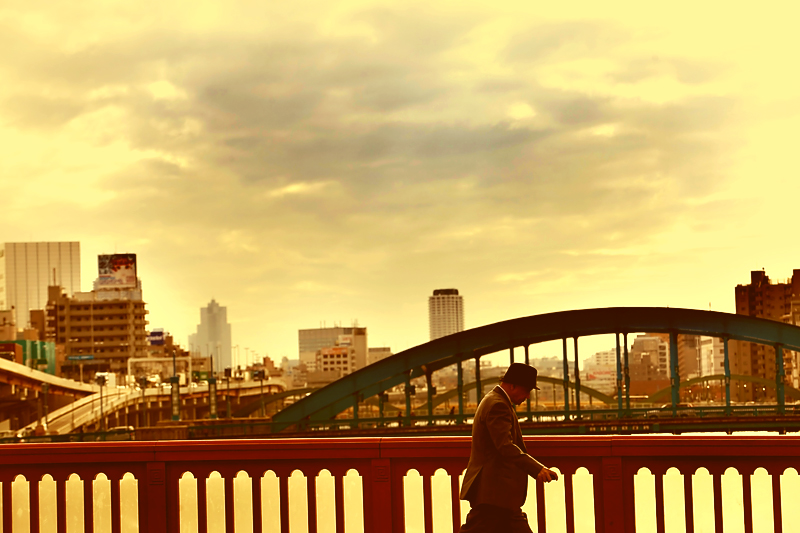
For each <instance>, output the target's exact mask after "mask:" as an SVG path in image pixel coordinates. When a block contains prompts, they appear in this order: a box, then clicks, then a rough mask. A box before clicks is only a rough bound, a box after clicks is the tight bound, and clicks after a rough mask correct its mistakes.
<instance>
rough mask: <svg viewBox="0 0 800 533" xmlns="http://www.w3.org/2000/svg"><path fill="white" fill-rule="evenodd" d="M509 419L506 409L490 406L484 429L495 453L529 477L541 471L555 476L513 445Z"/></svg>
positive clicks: (509, 413)
mask: <svg viewBox="0 0 800 533" xmlns="http://www.w3.org/2000/svg"><path fill="white" fill-rule="evenodd" d="M511 417H512V413H511V411H510V410H509V409H508V407H507V406H506V405H504V404H500V403H498V404H496V405H494V406H492V408H491V409H490V410H489V412H488V413H487V415H486V420H485V424H486V429H487V431H488V432H489V436H490V437H491V439H492V443H493V444H494V447H495V449H496V450H497V452H498V453H499V454H500V455H501V456H503V457H504V458H506V459H507V460H508V461H511V462H512V463H514V465H516V466H517V468H519V469H521V470H523V471H524V472H525V473H526V474H528V475H529V476H533V477H538V475H539V472H542V471H543V470H547V471H548V472H551V473H552V474H555V472H552V471H551V470H548V469H547V468H546V467H545V466H544V465H543V464H542V463H540V462H539V461H537V460H536V459H534V458H533V457H531V456H530V455H528V454H527V453H525V452H523V451H522V450H521V449H520V447H519V446H517V445H516V444H514V438H513V433H512V431H513V427H514V424H513V420H512V418H511Z"/></svg>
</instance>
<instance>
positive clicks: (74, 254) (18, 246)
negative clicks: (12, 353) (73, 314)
mask: <svg viewBox="0 0 800 533" xmlns="http://www.w3.org/2000/svg"><path fill="white" fill-rule="evenodd" d="M54 278H55V279H54ZM50 285H58V286H60V287H63V288H64V291H65V292H66V294H67V295H68V296H72V295H73V294H75V293H76V292H79V291H80V290H81V245H80V243H79V242H7V243H5V244H3V245H2V248H0V309H12V308H13V309H14V311H15V315H16V325H17V328H24V327H25V326H27V325H28V322H29V321H30V311H31V310H37V309H44V308H45V307H46V306H47V287H48V286H50Z"/></svg>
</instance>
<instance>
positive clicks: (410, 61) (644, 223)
mask: <svg viewBox="0 0 800 533" xmlns="http://www.w3.org/2000/svg"><path fill="white" fill-rule="evenodd" d="M783 7H786V9H783V8H782V9H781V10H780V15H776V14H775V13H776V11H773V10H769V9H767V10H757V12H744V10H736V9H733V8H731V7H730V6H729V5H727V4H722V3H721V2H711V3H707V4H703V5H698V4H697V3H696V2H692V3H689V2H676V3H673V4H671V5H670V8H669V9H665V10H663V12H656V13H655V14H654V13H653V10H652V9H645V8H644V6H643V7H641V8H637V7H635V6H631V5H630V4H629V3H622V2H606V3H603V4H596V3H591V2H585V3H578V4H569V5H567V4H564V5H547V6H542V5H519V4H518V3H514V4H510V3H502V2H500V3H495V4H492V5H486V4H485V3H483V2H458V3H450V2H437V3H436V4H435V6H431V5H429V4H424V5H423V4H408V3H399V2H382V3H378V2H372V1H366V0H365V1H361V2H335V3H324V2H313V1H305V2H301V4H300V5H297V4H293V5H291V6H289V5H273V4H264V5H258V4H252V3H249V2H245V1H234V2H231V3H227V4H225V7H224V8H223V7H221V6H217V5H216V4H215V3H204V2H200V3H199V4H196V3H193V4H187V3H182V2H176V1H167V2H163V3H162V4H160V5H159V6H158V8H157V9H153V8H152V7H150V6H139V5H128V4H122V3H115V2H101V3H91V2H90V3H78V5H66V4H63V3H57V2H47V1H45V2H40V3H37V4H35V5H32V4H29V3H24V2H16V1H11V2H7V3H4V6H3V9H2V14H3V17H2V18H0V24H2V26H3V29H4V31H2V32H0V44H1V45H2V46H3V48H4V49H6V50H10V51H12V52H13V53H8V54H4V55H3V56H2V57H0V81H2V83H0V116H2V117H3V119H2V120H1V121H0V140H2V142H3V146H4V148H5V150H4V157H3V158H0V180H2V185H3V191H4V197H5V198H6V200H7V203H6V206H5V207H6V209H4V210H3V211H2V212H0V222H2V226H0V227H2V228H3V230H2V239H3V242H43V241H52V242H55V241H79V242H80V243H81V263H82V264H83V272H82V280H81V283H82V290H83V291H89V290H91V282H92V281H93V279H94V277H95V276H94V269H93V265H95V264H96V261H97V256H98V255H101V254H112V253H115V252H119V253H123V252H125V253H127V252H129V253H135V254H136V255H137V262H138V277H139V278H140V279H141V280H142V291H143V296H144V300H145V301H146V302H147V309H148V311H149V315H148V320H149V322H150V327H151V328H164V329H166V330H168V331H169V332H170V333H171V334H172V335H173V336H174V337H175V338H176V339H186V338H187V337H188V335H189V334H190V333H192V332H193V331H194V328H195V326H196V324H197V309H198V308H200V307H201V306H203V305H205V304H206V303H207V302H208V301H209V300H211V299H212V298H214V299H216V300H217V301H219V302H224V303H225V306H226V307H227V308H228V310H229V318H228V320H229V322H230V324H231V325H232V327H233V331H234V336H235V338H234V340H233V342H234V344H235V345H238V346H240V352H241V353H242V354H243V353H244V348H245V347H248V348H249V349H250V350H251V351H255V352H257V353H259V354H269V356H270V357H272V358H273V359H274V360H276V361H279V360H280V359H281V357H283V356H288V357H290V358H293V357H294V354H295V353H296V351H297V331H298V330H299V329H305V328H313V327H317V326H318V325H319V324H321V323H323V322H325V323H327V324H332V323H334V322H335V323H339V324H342V325H346V326H349V325H351V324H353V322H354V321H355V320H357V321H358V322H359V323H360V324H365V325H368V326H369V331H370V344H371V345H374V346H388V347H391V348H392V351H393V352H394V353H398V352H400V351H402V350H404V349H407V348H409V347H411V346H414V345H417V344H420V343H423V342H425V341H426V340H427V338H428V331H427V329H428V325H427V310H426V297H427V296H428V295H429V294H430V293H431V291H433V290H434V289H436V288H439V287H458V289H459V291H460V292H461V293H462V294H465V295H468V299H469V304H468V305H469V312H468V317H467V324H466V325H465V327H467V328H474V327H478V326H481V325H485V324H490V323H494V322H498V321H502V320H506V319H510V318H514V317H520V316H528V315H535V314H540V313H547V312H554V311H559V310H565V309H580V308H592V307H607V306H633V305H641V306H663V307H667V306H669V307H685V308H694V309H709V308H711V309H713V310H716V311H727V312H734V311H735V300H734V289H733V288H734V287H735V286H736V285H738V284H744V283H747V281H748V279H749V273H750V272H751V271H753V270H760V269H762V268H765V269H766V271H767V272H768V273H769V275H770V277H771V278H772V279H775V280H778V279H785V278H788V277H789V276H790V275H791V272H792V269H793V268H796V267H797V266H798V265H800V257H797V252H795V251H794V250H793V249H792V248H791V245H790V244H789V243H790V240H789V239H787V238H786V235H787V233H788V232H789V231H790V230H789V228H791V227H793V222H794V220H793V217H792V214H793V212H794V202H793V199H794V198H795V196H796V195H795V194H794V193H795V192H796V190H797V187H798V185H796V183H797V180H796V175H797V174H798V172H797V171H798V166H799V165H798V162H797V161H796V158H794V150H793V147H792V146H791V144H790V143H791V139H792V138H794V136H795V132H796V131H797V129H798V126H800V105H798V104H799V103H800V97H798V96H797V95H798V94H800V90H798V89H800V86H799V85H800V81H798V78H797V76H795V75H794V73H793V69H791V68H788V67H787V66H789V65H792V64H794V57H793V53H794V50H795V49H796V48H797V46H796V45H792V44H791V43H792V42H795V41H796V39H797V38H796V37H795V35H796V32H795V31H794V29H793V27H792V26H791V24H792V21H793V20H794V17H793V16H792V15H791V13H792V12H793V11H792V10H797V9H798V8H797V7H796V6H790V5H787V6H783ZM609 347H610V346H609V345H608V343H607V342H603V343H602V346H598V347H597V348H596V349H597V350H602V349H608V348H609ZM593 351H595V350H594V349H593V348H587V349H586V350H585V352H584V353H585V354H586V356H587V357H588V356H589V355H591V353H592V352H593Z"/></svg>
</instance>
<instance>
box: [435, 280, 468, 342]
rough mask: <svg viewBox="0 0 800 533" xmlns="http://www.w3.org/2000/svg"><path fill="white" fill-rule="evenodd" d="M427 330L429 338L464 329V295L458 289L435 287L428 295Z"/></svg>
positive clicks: (436, 337)
mask: <svg viewBox="0 0 800 533" xmlns="http://www.w3.org/2000/svg"><path fill="white" fill-rule="evenodd" d="M428 330H429V332H430V337H431V340H434V339H438V338H439V337H444V336H446V335H452V334H453V333H458V332H459V331H464V297H463V296H459V294H458V289H436V290H434V291H433V296H429V297H428Z"/></svg>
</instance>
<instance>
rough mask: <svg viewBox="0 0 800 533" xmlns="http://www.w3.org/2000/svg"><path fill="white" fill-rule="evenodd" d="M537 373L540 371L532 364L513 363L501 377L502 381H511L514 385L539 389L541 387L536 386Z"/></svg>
mask: <svg viewBox="0 0 800 533" xmlns="http://www.w3.org/2000/svg"><path fill="white" fill-rule="evenodd" d="M537 374H538V372H537V371H536V369H535V368H533V367H532V366H529V365H525V364H522V363H511V366H509V367H508V370H506V373H505V374H504V375H503V377H502V378H500V381H503V382H504V383H511V384H512V385H519V386H520V387H525V388H526V389H528V390H532V389H536V390H539V387H537V386H536V375H537Z"/></svg>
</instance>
